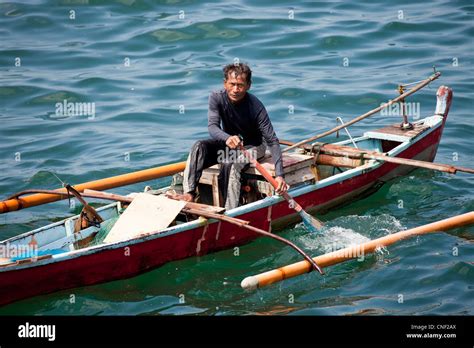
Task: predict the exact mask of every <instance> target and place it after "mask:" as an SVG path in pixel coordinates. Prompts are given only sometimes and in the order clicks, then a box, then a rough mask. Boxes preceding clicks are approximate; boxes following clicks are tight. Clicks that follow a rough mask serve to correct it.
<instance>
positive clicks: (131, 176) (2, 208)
mask: <svg viewBox="0 0 474 348" xmlns="http://www.w3.org/2000/svg"><path fill="white" fill-rule="evenodd" d="M185 166H186V162H178V163H172V164H168V165H164V166H161V167H156V168H150V169H145V170H140V171H137V172H133V173H128V174H123V175H117V176H113V177H110V178H104V179H99V180H94V181H89V182H86V183H83V184H78V185H74V186H73V187H74V188H75V189H76V190H77V191H79V192H82V191H84V190H85V189H92V190H98V191H102V190H107V189H111V188H114V187H120V186H126V185H131V184H136V183H138V182H143V181H148V180H153V179H158V178H162V177H165V176H168V175H173V174H176V173H179V172H182V171H183V170H184V168H185ZM54 191H57V192H58V193H63V194H64V195H58V194H47V193H39V194H33V195H30V196H26V197H23V198H18V199H16V198H13V199H7V200H5V201H3V202H0V214H3V213H8V212H10V211H15V210H20V209H23V208H29V207H34V206H37V205H41V204H45V203H50V202H55V201H59V200H61V199H66V198H67V197H69V196H68V194H67V190H66V189H65V188H60V189H56V190H54Z"/></svg>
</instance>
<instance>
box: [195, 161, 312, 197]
mask: <svg viewBox="0 0 474 348" xmlns="http://www.w3.org/2000/svg"><path fill="white" fill-rule="evenodd" d="M282 160H283V173H284V175H285V181H286V182H287V184H288V185H290V186H292V185H296V184H300V183H303V182H307V181H310V180H315V179H317V170H316V165H315V162H314V157H313V156H308V155H303V154H298V153H286V152H285V153H283V154H282ZM259 162H260V164H261V165H262V166H263V167H264V168H265V169H266V170H267V171H268V172H269V173H270V174H271V175H273V176H275V166H274V165H273V163H272V159H271V155H270V154H269V153H268V152H267V153H266V155H265V157H264V158H263V159H260V160H259ZM218 176H219V165H217V164H216V165H214V166H212V167H209V168H207V169H205V170H204V171H203V173H202V176H201V179H200V181H199V183H200V184H204V185H210V186H212V198H213V202H214V205H215V206H222V205H223V204H221V203H222V202H220V196H219V186H218V181H217V180H218V179H217V178H218ZM244 177H245V178H248V179H257V180H256V184H257V186H258V190H259V191H260V192H262V193H265V194H267V195H273V187H272V186H271V185H270V184H269V183H268V182H267V181H266V180H265V179H264V178H263V176H261V175H260V173H259V172H258V171H257V169H256V168H255V166H253V165H250V167H249V168H248V169H247V170H246V171H245V172H244Z"/></svg>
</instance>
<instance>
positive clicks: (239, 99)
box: [171, 63, 288, 210]
mask: <svg viewBox="0 0 474 348" xmlns="http://www.w3.org/2000/svg"><path fill="white" fill-rule="evenodd" d="M223 71H224V89H223V90H220V91H217V92H212V93H211V95H210V97H209V111H208V129H209V134H210V135H211V139H206V140H199V141H197V142H196V143H195V144H194V145H193V147H192V148H191V151H190V153H189V156H188V159H187V163H186V169H185V171H184V178H183V192H184V194H183V195H172V196H171V197H172V198H175V199H182V200H185V201H194V199H195V197H196V188H197V185H198V183H199V179H200V178H201V175H202V171H203V170H204V169H206V168H208V167H210V166H212V165H214V164H216V163H219V164H220V167H221V172H220V174H219V188H220V191H221V195H222V197H223V199H224V201H225V208H226V209H227V210H229V209H232V208H235V207H237V206H238V204H239V198H240V188H241V181H240V179H241V172H242V170H243V169H244V168H245V167H246V166H247V165H248V163H249V161H248V159H247V158H246V157H245V156H244V154H243V153H241V152H240V151H238V147H239V145H240V143H241V142H242V144H243V145H244V147H245V148H246V149H247V150H248V151H249V152H250V153H251V154H252V155H253V158H257V159H259V158H261V157H263V156H264V155H265V150H266V147H267V146H268V148H269V149H270V152H271V155H272V159H273V163H274V165H275V174H276V178H275V179H276V181H277V182H278V188H277V190H276V193H278V194H281V193H283V192H284V191H286V190H287V187H288V186H287V184H286V182H285V180H284V179H283V164H282V155H281V150H280V144H279V140H278V138H277V136H276V134H275V131H274V130H273V126H272V123H271V121H270V118H269V116H268V114H267V111H266V110H265V107H264V106H263V104H262V102H261V101H260V100H259V99H258V98H257V97H256V96H254V95H253V94H250V93H248V90H249V89H250V86H251V83H252V71H251V70H250V68H249V67H248V65H247V64H243V63H235V64H229V65H227V66H225V67H224V69H223ZM241 139H242V140H241ZM264 141H265V142H264ZM265 143H266V145H265Z"/></svg>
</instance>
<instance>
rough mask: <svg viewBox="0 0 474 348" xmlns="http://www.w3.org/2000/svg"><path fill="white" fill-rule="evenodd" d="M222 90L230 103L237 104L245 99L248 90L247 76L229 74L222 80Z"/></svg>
mask: <svg viewBox="0 0 474 348" xmlns="http://www.w3.org/2000/svg"><path fill="white" fill-rule="evenodd" d="M224 88H225V90H226V92H227V95H228V96H229V99H230V101H231V102H232V103H238V102H239V101H241V100H242V99H243V98H244V97H245V93H247V91H248V90H249V89H250V84H249V83H247V75H246V74H241V75H239V76H235V72H232V73H230V74H229V75H228V76H227V79H225V80H224Z"/></svg>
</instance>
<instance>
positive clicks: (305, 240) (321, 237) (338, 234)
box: [300, 214, 403, 253]
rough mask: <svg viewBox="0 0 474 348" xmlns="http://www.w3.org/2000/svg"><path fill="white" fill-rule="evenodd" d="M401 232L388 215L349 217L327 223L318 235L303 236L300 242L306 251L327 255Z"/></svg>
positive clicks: (396, 223) (399, 227)
mask: <svg viewBox="0 0 474 348" xmlns="http://www.w3.org/2000/svg"><path fill="white" fill-rule="evenodd" d="M331 225H333V226H331ZM346 226H347V227H346ZM401 230H403V227H402V225H401V223H400V221H399V220H397V219H396V218H395V217H393V216H391V215H388V214H382V215H379V216H370V215H366V216H358V215H349V216H343V217H340V218H337V219H335V220H333V221H331V222H328V223H327V224H326V226H325V227H324V228H323V229H322V230H321V232H320V233H317V234H314V233H311V234H306V235H304V236H303V237H301V240H300V242H301V243H302V244H303V247H304V248H305V249H306V250H316V249H319V250H321V252H323V253H328V252H332V251H336V250H340V249H343V248H347V247H350V246H354V245H359V244H363V243H366V242H369V241H370V240H372V239H375V238H379V237H381V236H383V235H387V234H390V233H393V232H398V231H401Z"/></svg>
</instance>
